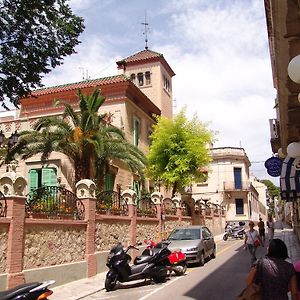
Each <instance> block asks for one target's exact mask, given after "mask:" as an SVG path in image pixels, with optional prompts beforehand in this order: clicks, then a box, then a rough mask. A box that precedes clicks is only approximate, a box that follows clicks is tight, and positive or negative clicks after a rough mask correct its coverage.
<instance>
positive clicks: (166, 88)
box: [117, 49, 175, 118]
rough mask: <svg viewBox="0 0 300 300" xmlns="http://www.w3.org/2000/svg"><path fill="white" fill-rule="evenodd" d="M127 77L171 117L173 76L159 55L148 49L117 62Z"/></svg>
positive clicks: (165, 114) (170, 69)
mask: <svg viewBox="0 0 300 300" xmlns="http://www.w3.org/2000/svg"><path fill="white" fill-rule="evenodd" d="M117 65H118V69H119V71H120V72H121V73H123V74H125V75H127V76H128V77H129V78H130V79H131V80H132V81H133V82H134V83H135V84H136V85H137V86H138V87H139V88H140V89H141V90H142V92H143V93H144V94H145V95H146V96H148V98H149V99H150V100H151V101H152V102H153V103H154V104H155V105H156V106H157V107H158V108H160V110H161V114H162V115H163V116H166V117H168V118H172V115H173V109H172V108H173V100H172V77H173V76H174V75H175V73H174V71H173V70H172V68H171V67H170V65H169V64H168V63H167V61H166V60H165V58H164V56H163V55H162V54H161V53H158V52H154V51H151V50H148V49H145V50H143V51H140V52H138V53H135V54H133V55H131V56H129V57H127V58H124V59H122V60H120V61H118V62H117Z"/></svg>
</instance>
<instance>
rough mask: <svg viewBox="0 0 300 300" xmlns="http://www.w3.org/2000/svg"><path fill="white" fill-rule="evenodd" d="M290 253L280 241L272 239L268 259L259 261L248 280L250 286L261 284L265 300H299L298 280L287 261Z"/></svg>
mask: <svg viewBox="0 0 300 300" xmlns="http://www.w3.org/2000/svg"><path fill="white" fill-rule="evenodd" d="M286 258H288V251H287V247H286V245H285V243H284V242H283V241H282V240H280V239H272V240H271V242H270V244H269V247H268V253H267V255H266V257H264V258H261V259H259V260H258V261H257V264H256V265H255V266H253V267H252V268H251V270H250V272H249V274H248V276H247V278H246V284H247V286H249V285H250V284H251V283H252V282H254V281H255V282H256V283H258V284H260V286H261V289H262V299H263V300H288V292H289V291H290V292H291V299H292V300H297V299H298V298H297V293H298V289H297V280H296V272H295V269H294V266H293V264H291V263H289V262H287V261H285V259H286Z"/></svg>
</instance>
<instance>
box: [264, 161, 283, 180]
mask: <svg viewBox="0 0 300 300" xmlns="http://www.w3.org/2000/svg"><path fill="white" fill-rule="evenodd" d="M265 168H266V169H267V173H268V174H269V175H270V176H272V177H277V176H280V173H281V168H282V160H281V159H280V158H278V157H270V158H269V159H267V160H266V161H265Z"/></svg>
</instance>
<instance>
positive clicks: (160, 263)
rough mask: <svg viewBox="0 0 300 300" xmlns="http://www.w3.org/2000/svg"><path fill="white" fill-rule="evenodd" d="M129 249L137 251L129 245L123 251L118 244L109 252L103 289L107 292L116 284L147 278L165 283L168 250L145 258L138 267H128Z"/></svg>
mask: <svg viewBox="0 0 300 300" xmlns="http://www.w3.org/2000/svg"><path fill="white" fill-rule="evenodd" d="M140 244H141V243H140ZM140 244H138V245H140ZM130 249H136V250H139V249H138V248H136V247H135V246H131V245H130V246H128V247H127V248H126V249H124V248H123V246H122V244H121V243H118V244H117V245H116V246H114V247H113V248H112V249H111V250H110V252H109V255H108V257H107V263H106V265H107V267H108V268H109V271H108V272H107V274H106V279H105V289H106V290H107V291H108V292H109V291H112V290H113V289H114V288H115V286H116V284H117V282H128V281H133V280H138V279H147V278H150V279H152V280H153V281H154V282H155V283H160V282H164V281H166V278H167V276H168V269H167V264H168V256H169V255H170V253H171V251H170V250H169V249H168V248H166V247H165V248H161V249H160V250H159V251H158V252H157V253H155V254H154V255H153V256H147V257H146V258H145V260H144V261H143V262H140V264H139V265H131V266H130V265H129V262H130V261H131V256H130V255H129V254H128V253H127V252H128V250H130Z"/></svg>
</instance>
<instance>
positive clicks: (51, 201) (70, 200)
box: [25, 186, 85, 220]
mask: <svg viewBox="0 0 300 300" xmlns="http://www.w3.org/2000/svg"><path fill="white" fill-rule="evenodd" d="M25 211H26V216H27V217H29V216H32V217H37V218H38V217H40V218H51V219H65V218H71V219H73V220H83V219H84V212H85V209H84V205H83V203H82V201H81V200H80V199H78V198H77V196H76V195H75V194H74V193H72V192H71V191H69V190H67V189H65V188H63V187H59V186H43V187H39V188H38V189H35V190H32V191H31V192H30V193H29V194H28V195H27V199H26V202H25Z"/></svg>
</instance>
